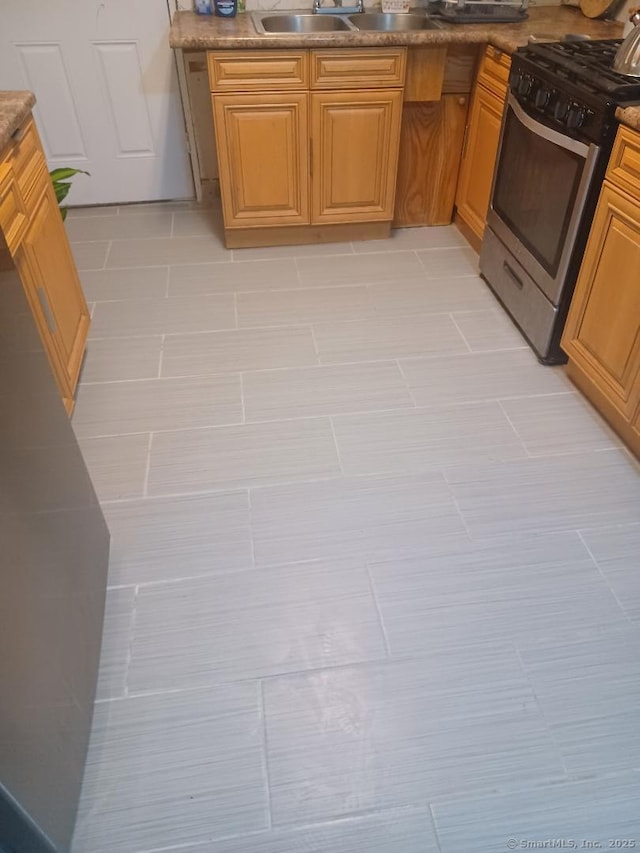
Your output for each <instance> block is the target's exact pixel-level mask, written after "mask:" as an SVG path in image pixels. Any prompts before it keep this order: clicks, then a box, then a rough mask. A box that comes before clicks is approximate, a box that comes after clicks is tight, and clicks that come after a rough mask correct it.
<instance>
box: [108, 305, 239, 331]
mask: <svg viewBox="0 0 640 853" xmlns="http://www.w3.org/2000/svg"><path fill="white" fill-rule="evenodd" d="M235 325H236V317H235V307H234V302H233V296H232V295H231V294H228V295H223V296H185V297H179V298H175V299H128V300H121V301H119V302H100V303H98V304H97V305H96V310H95V313H94V317H93V321H92V325H91V336H93V337H95V338H108V337H115V338H121V337H124V336H125V335H163V334H181V333H182V334H184V333H187V332H212V331H215V330H217V329H233V328H235Z"/></svg>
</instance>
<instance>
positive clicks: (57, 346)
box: [14, 176, 89, 411]
mask: <svg viewBox="0 0 640 853" xmlns="http://www.w3.org/2000/svg"><path fill="white" fill-rule="evenodd" d="M14 260H15V263H16V268H17V269H18V272H19V274H20V278H21V280H22V283H23V286H24V288H25V292H26V294H27V298H28V300H29V303H30V306H31V310H32V311H33V314H34V316H35V319H36V323H37V325H38V328H39V331H40V334H41V337H42V339H43V342H44V344H45V349H46V351H47V355H48V357H49V361H50V363H51V367H52V369H53V372H54V375H55V377H56V381H57V383H58V386H59V388H60V392H61V394H62V397H63V399H64V402H65V405H66V406H67V410H69V411H70V410H71V408H72V407H73V392H74V389H75V387H76V383H77V381H78V375H79V373H80V366H81V364H82V357H83V355H84V349H85V343H86V337H87V332H88V328H89V310H88V308H87V304H86V302H85V299H84V294H83V293H82V288H81V286H80V281H79V279H78V274H77V271H76V267H75V263H74V260H73V256H72V254H71V248H70V246H69V242H68V240H67V235H66V232H65V229H64V225H63V222H62V218H61V217H60V213H59V211H58V204H57V202H56V197H55V194H54V192H53V188H52V186H51V183H50V182H49V179H48V176H47V178H46V180H44V181H43V183H42V184H41V193H40V196H39V201H38V203H37V206H36V210H35V213H34V215H33V216H32V217H31V219H30V222H29V228H28V230H27V232H26V234H25V236H24V238H23V240H22V243H21V245H20V248H19V251H18V252H17V253H16V254H15V256H14Z"/></svg>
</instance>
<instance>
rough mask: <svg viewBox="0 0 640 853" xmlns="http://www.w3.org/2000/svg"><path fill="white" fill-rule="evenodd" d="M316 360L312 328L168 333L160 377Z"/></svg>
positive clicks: (308, 363)
mask: <svg viewBox="0 0 640 853" xmlns="http://www.w3.org/2000/svg"><path fill="white" fill-rule="evenodd" d="M317 363H318V356H317V355H316V349H315V346H314V342H313V335H312V333H311V329H309V328H300V327H290V328H284V327H283V328H279V329H237V330H235V329H234V330H232V331H229V332H202V333H199V334H193V335H168V336H167V337H166V338H165V342H164V348H163V355H162V375H163V376H189V375H193V374H196V373H228V372H238V371H242V370H264V369H265V368H269V367H271V368H273V367H296V366H298V365H311V364H317Z"/></svg>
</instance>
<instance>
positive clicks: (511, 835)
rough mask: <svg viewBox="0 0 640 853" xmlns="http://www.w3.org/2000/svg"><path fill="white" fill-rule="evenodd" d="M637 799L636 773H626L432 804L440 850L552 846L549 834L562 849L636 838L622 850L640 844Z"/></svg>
mask: <svg viewBox="0 0 640 853" xmlns="http://www.w3.org/2000/svg"><path fill="white" fill-rule="evenodd" d="M638 802H640V774H637V773H635V774H633V773H628V774H624V775H621V776H617V777H607V778H603V779H587V780H584V781H579V782H563V783H560V784H558V785H553V786H552V787H549V788H544V789H537V790H536V789H533V790H526V791H522V792H519V793H515V794H497V795H493V796H490V797H482V798H479V799H472V800H462V801H460V802H451V803H446V802H445V803H438V804H436V805H434V806H433V807H432V808H433V813H434V818H435V822H436V827H437V831H438V839H439V841H440V850H441V851H442V853H478V851H480V850H481V851H482V853H504V851H505V850H508V849H510V847H511V849H516V850H520V849H535V848H538V849H540V848H542V847H543V845H545V846H546V849H551V847H550V845H549V843H548V842H549V840H553V839H555V840H557V841H559V842H560V843H562V842H563V841H564V842H566V844H565V849H570V844H571V842H572V841H573V842H574V843H575V847H574V848H573V849H576V850H584V849H592V850H593V849H602V850H610V849H616V848H615V847H612V846H611V845H610V843H609V842H610V840H615V839H620V840H621V841H623V840H624V839H629V840H630V841H631V842H635V843H630V844H629V847H628V848H626V849H633V847H637V845H638V843H640V818H638ZM509 839H512V841H513V842H516V843H515V845H514V844H511V845H509V844H508V842H509ZM523 842H524V843H527V844H529V847H528V848H527V847H525V846H524V843H523ZM558 846H559V845H558ZM617 849H624V847H623V846H621V847H619V848H617Z"/></svg>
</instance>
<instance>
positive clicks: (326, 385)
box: [242, 362, 413, 421]
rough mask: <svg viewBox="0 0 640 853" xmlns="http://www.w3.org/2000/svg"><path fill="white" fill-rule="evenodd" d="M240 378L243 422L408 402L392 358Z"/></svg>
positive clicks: (371, 408)
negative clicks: (391, 360) (245, 419)
mask: <svg viewBox="0 0 640 853" xmlns="http://www.w3.org/2000/svg"><path fill="white" fill-rule="evenodd" d="M242 383H243V392H244V408H245V414H246V418H247V421H268V420H273V419H276V418H278V419H279V418H304V417H314V416H317V415H333V414H341V413H343V412H366V411H375V410H379V409H398V408H401V407H403V406H404V407H406V406H411V407H413V401H412V399H411V395H410V393H409V391H408V390H407V387H406V384H405V382H404V379H403V377H402V374H401V373H400V370H399V368H398V365H397V364H395V363H394V362H374V363H370V364H338V365H332V366H327V367H299V368H292V369H289V370H264V371H259V372H256V373H245V374H244V375H243V378H242Z"/></svg>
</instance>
